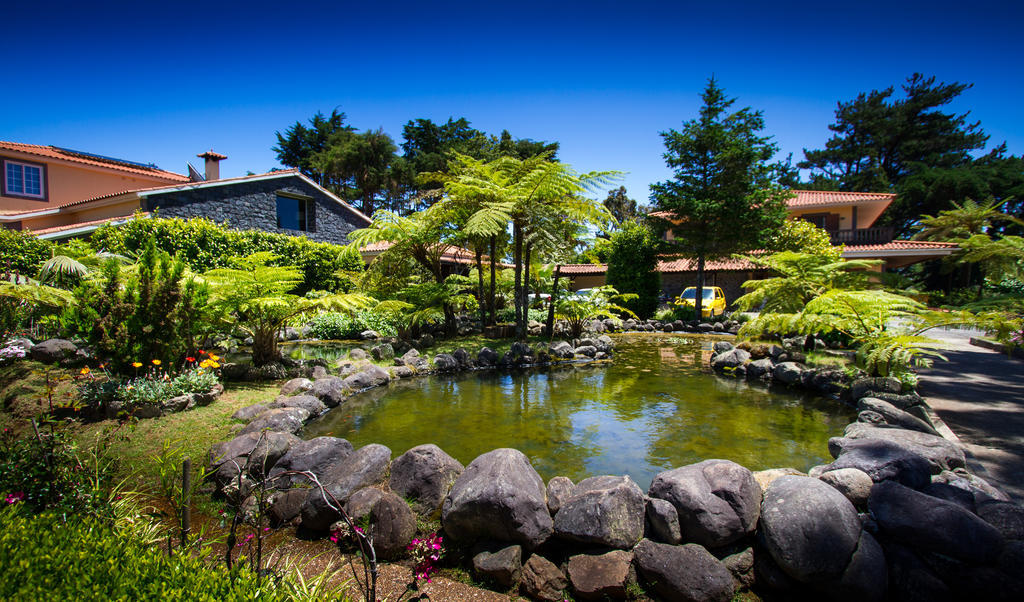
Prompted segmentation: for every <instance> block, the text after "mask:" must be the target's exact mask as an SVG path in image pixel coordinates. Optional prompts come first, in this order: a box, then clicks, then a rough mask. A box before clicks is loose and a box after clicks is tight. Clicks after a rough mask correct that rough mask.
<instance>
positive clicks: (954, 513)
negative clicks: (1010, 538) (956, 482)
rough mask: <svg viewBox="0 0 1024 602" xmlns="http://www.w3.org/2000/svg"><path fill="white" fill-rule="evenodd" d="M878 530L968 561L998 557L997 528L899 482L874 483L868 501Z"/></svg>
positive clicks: (984, 561)
mask: <svg viewBox="0 0 1024 602" xmlns="http://www.w3.org/2000/svg"><path fill="white" fill-rule="evenodd" d="M868 508H869V509H870V511H871V516H872V517H873V518H874V519H875V522H876V523H877V524H878V528H879V529H880V531H881V533H882V534H884V535H885V536H886V537H890V538H893V539H895V540H897V541H899V542H900V543H901V544H903V545H907V546H910V547H912V548H915V549H918V550H926V551H929V552H936V553H939V554H943V555H945V556H949V557H950V558H955V559H957V560H962V561H964V562H968V563H971V564H991V563H993V562H995V560H996V559H997V558H998V557H999V554H1000V552H1001V551H1002V547H1003V537H1002V535H1001V534H1000V533H999V530H998V529H996V528H995V527H993V526H992V525H990V524H988V523H987V522H985V521H984V520H982V519H981V518H978V517H977V516H975V515H974V514H971V513H970V512H968V511H967V510H964V509H963V508H961V507H960V506H958V505H957V504H954V503H952V502H947V501H945V500H940V499H938V498H934V497H932V496H930V495H926V494H924V493H920V492H918V491H914V490H913V489H910V488H908V487H904V486H903V485H900V484H899V483H893V482H884V483H879V484H877V485H875V487H874V489H872V490H871V497H870V498H869V500H868Z"/></svg>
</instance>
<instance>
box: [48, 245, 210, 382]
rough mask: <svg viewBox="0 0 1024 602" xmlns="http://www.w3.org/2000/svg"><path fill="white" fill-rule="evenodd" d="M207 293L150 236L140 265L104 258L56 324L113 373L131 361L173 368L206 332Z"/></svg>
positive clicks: (78, 289)
mask: <svg viewBox="0 0 1024 602" xmlns="http://www.w3.org/2000/svg"><path fill="white" fill-rule="evenodd" d="M208 294H209V292H208V289H207V287H205V286H204V285H202V284H201V283H199V282H197V281H196V280H195V279H194V278H192V277H190V276H186V274H185V265H184V263H183V262H181V261H180V260H178V259H176V258H173V259H172V258H171V256H170V255H168V254H167V253H166V252H160V251H157V248H156V242H155V240H154V239H153V238H152V237H151V238H150V239H149V240H148V242H147V243H146V244H145V245H144V246H143V250H142V255H141V257H140V259H139V263H138V264H136V265H134V266H132V267H131V268H128V269H122V266H121V264H120V263H119V262H118V261H117V260H116V259H113V258H108V259H107V260H106V262H105V263H104V264H103V266H102V269H101V273H100V276H99V277H98V278H97V279H95V280H93V279H90V280H86V281H85V282H83V283H82V284H81V285H80V286H79V287H78V288H76V289H75V297H76V298H77V299H78V304H77V306H76V307H74V308H71V309H68V310H66V311H65V312H64V313H63V314H62V315H61V318H60V323H61V326H62V328H63V329H64V330H65V331H66V332H68V333H69V334H71V335H72V336H79V337H81V338H84V339H85V340H87V341H88V342H89V344H90V345H92V346H93V348H94V350H95V352H96V354H97V355H98V356H99V357H101V358H105V359H109V360H110V366H111V368H113V369H114V370H115V371H119V372H125V371H127V368H128V366H130V365H131V363H132V362H135V361H141V362H149V361H151V360H160V361H161V362H163V363H164V364H166V365H174V364H177V363H178V362H179V361H181V360H182V359H183V358H184V357H185V356H186V355H188V354H190V353H193V352H194V351H195V349H196V340H197V337H199V336H200V335H201V334H203V333H205V332H206V331H207V329H208V328H209V325H210V324H209V315H208V313H207V308H206V303H207V298H208Z"/></svg>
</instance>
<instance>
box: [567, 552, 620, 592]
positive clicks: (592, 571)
mask: <svg viewBox="0 0 1024 602" xmlns="http://www.w3.org/2000/svg"><path fill="white" fill-rule="evenodd" d="M632 563H633V554H632V553H630V552H626V551H624V550H613V551H611V552H608V553H607V554H600V555H596V556H592V555H589V554H580V555H577V556H573V557H572V558H570V559H569V566H568V567H567V569H568V570H567V572H568V573H569V582H570V583H572V589H573V591H574V592H575V594H576V597H577V598H579V599H582V600H625V599H626V597H627V593H628V591H627V590H628V588H629V586H630V584H631V583H633V582H635V581H636V575H635V573H634V571H633V566H632Z"/></svg>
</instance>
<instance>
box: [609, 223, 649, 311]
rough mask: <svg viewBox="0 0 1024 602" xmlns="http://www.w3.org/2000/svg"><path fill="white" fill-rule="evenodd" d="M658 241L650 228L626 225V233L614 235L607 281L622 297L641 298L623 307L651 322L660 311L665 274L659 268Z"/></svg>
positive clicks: (631, 224) (622, 231)
mask: <svg viewBox="0 0 1024 602" xmlns="http://www.w3.org/2000/svg"><path fill="white" fill-rule="evenodd" d="M658 246H659V242H658V239H657V238H656V237H655V236H654V234H653V233H651V231H650V229H649V228H647V226H644V225H642V224H638V223H636V222H632V221H630V222H625V223H624V224H622V230H620V231H618V232H616V233H615V234H612V239H611V253H610V254H609V257H608V276H607V282H608V284H609V285H611V286H612V287H613V288H615V290H617V291H619V293H620V294H624V295H625V294H629V293H632V294H635V295H638V298H637V299H634V300H631V301H625V302H623V305H624V306H625V307H626V308H628V309H629V310H631V311H632V312H633V313H635V314H636V315H637V316H639V317H640V318H641V319H647V318H650V317H651V316H653V315H654V312H655V311H656V310H657V309H658V295H659V294H660V293H661V275H660V274H658V272H657V271H655V268H657V267H658Z"/></svg>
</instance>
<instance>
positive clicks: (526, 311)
mask: <svg viewBox="0 0 1024 602" xmlns="http://www.w3.org/2000/svg"><path fill="white" fill-rule="evenodd" d="M532 253H533V243H526V250H525V251H523V333H524V335H525V334H526V333H527V332H528V330H527V327H528V325H529V323H530V255H531V254H532Z"/></svg>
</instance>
